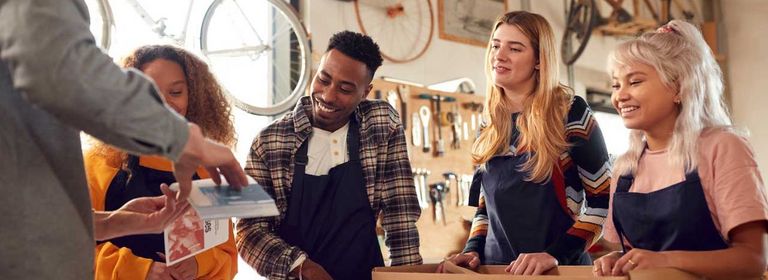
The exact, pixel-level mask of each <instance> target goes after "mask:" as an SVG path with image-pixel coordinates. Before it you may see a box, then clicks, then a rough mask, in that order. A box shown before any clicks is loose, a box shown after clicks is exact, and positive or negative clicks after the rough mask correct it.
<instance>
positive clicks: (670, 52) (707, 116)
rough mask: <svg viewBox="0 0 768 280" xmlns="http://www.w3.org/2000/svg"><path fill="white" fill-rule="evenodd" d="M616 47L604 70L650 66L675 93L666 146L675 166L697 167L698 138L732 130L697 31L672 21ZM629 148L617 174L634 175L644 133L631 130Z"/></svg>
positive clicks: (717, 73) (719, 79)
mask: <svg viewBox="0 0 768 280" xmlns="http://www.w3.org/2000/svg"><path fill="white" fill-rule="evenodd" d="M659 30H660V31H659V32H649V33H646V34H643V35H641V36H640V37H639V38H637V39H634V40H630V41H627V42H624V43H622V44H620V45H619V46H618V47H617V48H616V50H614V51H613V52H612V53H611V54H610V55H609V57H608V72H609V73H612V72H613V71H614V70H615V69H617V68H618V67H621V66H626V65H630V64H634V63H641V64H645V65H649V66H651V67H653V68H654V69H655V70H656V72H658V74H659V77H661V81H662V82H663V83H664V84H665V85H667V86H668V87H670V88H674V89H677V90H679V96H680V105H679V109H680V111H679V114H678V115H677V120H676V121H675V128H674V130H673V132H672V139H671V140H670V144H669V147H668V148H667V151H668V154H669V158H670V162H671V163H672V165H673V166H675V167H679V168H680V169H683V170H685V172H686V173H689V172H692V171H693V170H695V169H696V166H697V156H696V155H697V153H698V147H697V140H698V139H699V135H700V134H701V132H702V131H703V130H704V129H706V128H718V127H719V128H725V129H731V119H730V117H729V116H728V110H727V109H726V107H725V103H724V101H723V74H722V72H721V70H720V66H719V65H718V64H717V62H716V61H715V58H714V55H712V51H711V50H710V49H709V47H708V46H707V44H706V42H705V41H704V37H702V35H701V32H699V30H698V29H697V28H696V27H695V26H693V25H692V24H690V23H687V22H684V21H680V20H673V21H670V22H669V23H667V24H666V25H665V26H664V27H662V28H660V29H659ZM629 139H630V141H629V143H630V144H629V150H628V151H627V152H626V153H625V154H623V155H621V156H620V157H619V158H618V159H617V160H616V163H615V165H614V172H615V174H617V175H627V174H634V173H635V171H636V170H637V162H638V160H639V159H640V156H641V155H642V153H643V150H644V149H645V134H644V133H643V132H642V131H641V130H632V132H631V133H630V137H629Z"/></svg>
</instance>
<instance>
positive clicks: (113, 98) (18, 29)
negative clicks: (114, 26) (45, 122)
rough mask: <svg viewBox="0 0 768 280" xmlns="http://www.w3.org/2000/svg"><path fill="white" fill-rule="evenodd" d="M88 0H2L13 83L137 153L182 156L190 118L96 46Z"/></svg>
mask: <svg viewBox="0 0 768 280" xmlns="http://www.w3.org/2000/svg"><path fill="white" fill-rule="evenodd" d="M88 21H89V20H88V9H87V8H86V6H85V4H84V3H83V2H82V0H0V59H2V60H3V61H5V62H6V63H7V65H8V67H9V68H10V72H11V77H12V79H13V86H14V88H15V89H16V90H17V91H18V92H21V93H22V94H23V95H24V97H25V98H26V99H27V100H28V101H29V102H31V103H33V104H35V105H36V106H38V107H40V108H42V109H44V110H46V111H47V112H49V113H51V114H53V115H54V116H56V118H58V119H59V120H60V121H61V122H63V123H65V124H67V125H70V126H72V127H75V128H77V129H80V130H83V131H85V132H86V133H88V134H91V135H93V136H95V137H97V138H99V139H101V140H102V141H105V142H106V143H109V144H112V145H114V146H117V147H119V148H122V149H125V150H127V151H130V152H133V153H141V154H158V155H162V156H166V157H169V158H171V159H173V160H176V159H177V158H178V156H179V155H180V153H181V151H182V149H183V148H184V144H185V143H186V141H187V137H188V128H187V124H186V122H185V121H184V119H183V118H182V117H181V116H179V115H178V114H176V113H175V112H173V110H171V109H170V108H169V107H167V106H165V105H164V104H163V101H162V99H161V97H160V95H159V94H158V91H157V89H156V88H155V86H154V84H153V83H152V82H150V81H149V80H147V79H146V78H145V77H144V76H143V75H141V74H140V73H139V72H138V71H134V70H123V69H121V68H120V67H118V66H117V65H115V64H114V63H113V62H112V59H111V58H110V57H109V56H107V55H105V54H104V53H103V52H102V51H101V50H100V49H99V48H98V47H97V46H96V43H95V41H94V39H93V36H92V35H91V32H90V30H89V24H88Z"/></svg>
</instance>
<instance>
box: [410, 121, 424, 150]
mask: <svg viewBox="0 0 768 280" xmlns="http://www.w3.org/2000/svg"><path fill="white" fill-rule="evenodd" d="M421 137H422V136H421V118H419V113H413V115H411V142H412V143H413V145H414V146H416V147H419V146H421V140H423V139H422V138H421Z"/></svg>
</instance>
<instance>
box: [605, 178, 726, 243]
mask: <svg viewBox="0 0 768 280" xmlns="http://www.w3.org/2000/svg"><path fill="white" fill-rule="evenodd" d="M633 182H634V176H632V175H624V176H621V177H619V181H618V182H617V183H616V192H615V193H614V195H613V224H614V226H615V227H616V231H617V232H618V234H619V240H620V241H621V247H622V249H623V250H624V252H625V253H626V252H627V248H625V246H624V238H625V237H626V238H627V240H628V241H629V244H631V245H632V247H634V248H640V249H645V250H651V251H672V250H684V251H710V250H719V249H725V248H728V243H727V242H726V241H725V240H724V239H723V237H722V236H721V235H720V231H718V230H717V227H715V223H714V222H713V221H712V216H711V214H710V211H709V208H708V207H707V200H706V198H705V197H704V191H703V189H702V187H701V181H700V180H699V173H698V172H697V171H696V170H694V171H693V172H691V173H689V174H686V175H685V181H682V182H679V183H677V184H674V185H671V186H669V187H666V188H663V189H660V190H657V191H654V192H650V193H634V192H629V188H630V187H631V186H632V183H633Z"/></svg>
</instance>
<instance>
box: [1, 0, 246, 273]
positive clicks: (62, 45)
mask: <svg viewBox="0 0 768 280" xmlns="http://www.w3.org/2000/svg"><path fill="white" fill-rule="evenodd" d="M88 21H89V18H88V10H87V8H86V6H85V4H84V3H83V2H82V0H0V155H2V158H0V227H2V229H0V244H2V245H0V279H92V278H93V264H94V261H93V258H94V256H93V254H94V251H93V248H94V245H95V244H94V239H95V238H98V239H105V238H111V237H114V236H118V235H128V234H137V233H143V232H159V231H161V230H162V228H163V226H164V224H165V223H167V221H168V220H170V218H172V217H173V216H174V215H175V214H176V213H178V212H179V209H180V208H183V207H188V206H186V205H185V203H183V202H182V201H185V200H186V196H187V195H188V194H189V189H190V184H191V178H192V174H193V173H194V172H195V169H196V168H197V167H198V166H200V165H202V166H205V167H207V169H208V171H209V173H210V174H211V176H212V177H213V178H219V174H221V175H224V176H225V177H226V179H227V181H228V182H229V183H231V184H232V185H235V186H244V185H245V184H246V183H247V182H246V177H245V174H244V173H243V170H242V168H241V167H240V165H239V163H238V162H237V160H236V159H235V158H234V156H233V155H232V152H231V151H230V150H229V149H227V148H226V147H225V146H223V145H221V144H218V143H215V142H213V141H211V140H208V139H205V137H203V135H202V133H201V131H200V128H199V127H197V125H194V124H188V123H187V122H186V121H185V120H184V119H183V118H182V117H180V116H179V115H177V114H176V113H174V112H172V111H173V110H170V109H169V108H167V107H166V106H165V105H164V104H163V100H162V98H161V97H160V95H159V94H158V91H157V89H156V88H155V86H154V85H153V84H152V82H150V81H149V80H147V79H146V78H145V77H144V76H143V75H142V74H140V73H139V72H138V71H133V70H122V69H120V68H119V67H118V66H117V65H115V64H114V63H113V62H112V60H111V58H109V57H108V56H107V55H105V54H104V53H102V52H101V50H100V49H99V48H98V47H97V46H96V44H95V41H94V39H93V36H92V35H91V33H90V31H89V29H88V26H89V25H88ZM81 130H82V131H85V132H86V133H88V134H90V135H93V136H95V137H97V138H99V139H100V140H102V141H104V142H106V143H109V144H111V145H114V146H116V147H118V148H120V149H123V150H126V151H130V152H132V153H136V154H154V155H161V156H164V157H167V158H169V159H171V160H173V161H174V162H175V166H174V169H175V170H174V173H175V176H176V179H177V180H178V181H179V183H180V185H181V191H180V192H179V194H178V196H177V197H176V198H171V197H170V194H169V193H167V196H168V197H166V198H162V197H158V198H154V199H151V198H150V199H145V200H142V201H137V202H136V203H134V204H132V205H130V207H127V208H126V207H124V208H126V209H120V210H117V211H115V212H112V213H103V212H98V213H96V212H93V210H92V209H91V206H90V199H89V197H88V188H87V185H86V179H85V173H84V167H83V159H82V152H81V148H80V138H79V133H80V131H81ZM94 222H95V225H96V226H95V231H94Z"/></svg>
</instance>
